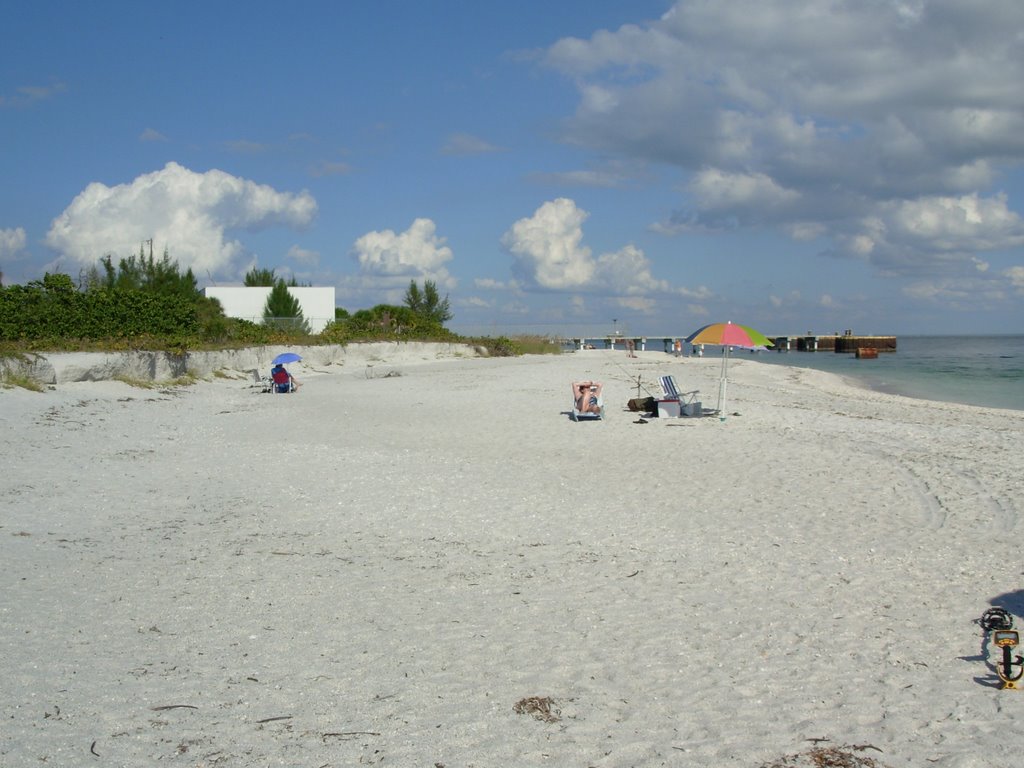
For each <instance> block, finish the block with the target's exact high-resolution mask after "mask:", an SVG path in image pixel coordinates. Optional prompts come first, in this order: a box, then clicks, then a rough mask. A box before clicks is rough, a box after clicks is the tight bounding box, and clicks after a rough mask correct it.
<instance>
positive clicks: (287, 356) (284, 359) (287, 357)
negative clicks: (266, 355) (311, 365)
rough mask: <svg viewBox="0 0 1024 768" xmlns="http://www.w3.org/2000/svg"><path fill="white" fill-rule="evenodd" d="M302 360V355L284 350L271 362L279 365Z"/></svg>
mask: <svg viewBox="0 0 1024 768" xmlns="http://www.w3.org/2000/svg"><path fill="white" fill-rule="evenodd" d="M301 360H302V357H301V356H300V355H298V354H296V353H295V352H282V353H281V354H280V355H278V356H277V357H275V358H274V359H273V360H272V361H271V362H273V363H274V365H279V364H282V363H297V362H299V361H301Z"/></svg>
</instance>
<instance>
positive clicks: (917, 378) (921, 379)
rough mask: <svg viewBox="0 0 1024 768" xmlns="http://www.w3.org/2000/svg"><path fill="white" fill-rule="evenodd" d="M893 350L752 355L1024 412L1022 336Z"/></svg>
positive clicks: (911, 392)
mask: <svg viewBox="0 0 1024 768" xmlns="http://www.w3.org/2000/svg"><path fill="white" fill-rule="evenodd" d="M896 345H897V348H896V352H894V353H884V354H879V356H878V358H877V359H876V360H858V359H857V358H856V357H854V356H853V355H848V354H837V353H835V352H773V351H771V350H766V351H763V352H758V353H755V354H756V357H757V359H758V360H761V361H763V362H766V363H771V364H774V365H796V366H802V367H805V368H815V369H817V370H822V371H829V372H832V373H837V374H840V375H842V376H845V377H848V378H851V379H854V380H856V381H858V382H859V383H861V384H862V385H864V386H867V387H869V388H870V389H874V390H877V391H880V392H889V393H891V394H898V395H905V396H907V397H917V398H923V399H925V400H942V401H946V402H952V403H966V404H968V405H981V406H988V407H991V408H1012V409H1015V410H1024V335H1021V336H898V337H897V340H896ZM709 351H710V353H711V354H712V355H714V354H717V351H715V350H714V348H707V350H706V351H705V357H707V356H708V352H709ZM733 354H734V355H736V356H737V357H738V356H740V355H745V354H749V353H747V352H744V351H742V350H737V351H736V352H734V353H733Z"/></svg>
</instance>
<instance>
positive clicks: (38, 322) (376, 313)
mask: <svg viewBox="0 0 1024 768" xmlns="http://www.w3.org/2000/svg"><path fill="white" fill-rule="evenodd" d="M244 283H245V285H246V286H248V287H255V286H267V287H270V288H271V292H270V295H269V296H268V297H267V301H266V304H265V305H264V308H263V322H262V323H253V322H251V321H247V320H240V319H237V318H229V317H226V316H225V315H224V310H223V307H222V306H221V304H220V302H219V301H217V300H216V299H213V298H207V297H206V296H204V295H203V293H202V291H201V290H199V287H198V284H197V282H196V279H195V276H194V275H193V273H192V270H191V269H186V270H185V271H184V272H183V271H182V270H181V269H180V267H179V265H178V263H177V262H176V261H174V260H172V259H171V257H170V254H169V253H168V252H167V250H166V249H165V250H164V253H163V255H162V256H161V257H160V258H154V256H153V254H152V252H150V254H149V255H148V256H147V255H146V254H145V251H144V250H143V249H141V248H140V252H139V254H138V255H137V256H135V255H133V256H129V257H128V258H123V259H120V260H119V261H118V263H117V264H116V265H115V264H114V262H113V258H112V257H111V256H105V257H103V258H102V259H100V261H99V263H98V265H96V266H93V267H92V268H90V269H88V270H86V271H84V272H83V273H82V274H81V275H80V276H79V280H78V283H77V284H76V282H75V281H74V280H73V279H72V278H71V277H70V276H69V275H66V274H63V273H59V272H58V273H53V274H51V273H46V274H45V275H44V276H43V278H42V280H34V281H31V282H29V283H27V284H25V285H9V286H3V285H0V343H3V344H4V345H5V346H6V347H8V348H11V347H16V348H21V349H66V348H88V347H90V346H104V347H112V348H133V349H170V350H181V351H184V350H187V349H198V348H208V347H210V346H248V345H259V344H280V343H291V344H296V343H313V344H315V343H347V342H349V341H363V340H366V341H370V340H390V339H395V340H455V339H457V338H458V337H457V336H456V335H455V334H453V333H452V332H451V331H449V330H448V329H447V328H445V323H447V322H448V321H449V320H451V318H452V313H451V307H450V304H449V300H448V297H447V296H445V297H444V298H443V299H442V298H441V296H440V294H439V292H438V290H437V285H436V284H435V283H434V282H433V281H431V280H427V281H425V282H424V284H423V287H422V288H420V286H419V285H417V283H416V281H415V280H412V281H410V283H409V288H408V290H407V291H406V293H405V296H404V299H403V304H402V305H401V306H395V305H389V304H378V305H377V306H375V307H372V308H370V309H361V310H358V311H356V312H353V313H351V314H350V313H349V312H347V311H346V310H345V309H343V308H341V307H337V308H336V309H335V319H334V321H333V322H331V323H329V324H328V325H327V327H326V328H324V329H323V330H322V331H321V332H320V333H319V334H317V335H316V336H312V335H311V334H310V329H309V324H308V322H307V321H306V319H305V318H304V317H303V314H302V308H301V306H300V304H299V302H298V300H297V299H296V298H295V297H294V296H292V295H291V293H289V291H288V288H289V287H296V286H297V285H298V283H296V281H295V279H294V278H292V279H291V280H288V281H286V280H285V279H284V278H283V277H280V276H278V275H277V274H276V273H275V270H273V269H269V270H268V269H257V268H254V269H252V270H250V271H249V272H248V273H247V274H246V275H245V280H244Z"/></svg>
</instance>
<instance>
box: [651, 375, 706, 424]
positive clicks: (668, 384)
mask: <svg viewBox="0 0 1024 768" xmlns="http://www.w3.org/2000/svg"><path fill="white" fill-rule="evenodd" d="M661 389H662V391H663V392H664V393H665V394H664V396H663V397H661V398H659V399H658V416H670V417H675V416H700V415H702V413H703V407H702V405H701V402H700V400H698V399H697V395H699V394H700V390H699V389H695V390H693V391H692V392H681V391H680V390H679V385H678V384H676V380H675V378H674V377H672V376H662V377H661Z"/></svg>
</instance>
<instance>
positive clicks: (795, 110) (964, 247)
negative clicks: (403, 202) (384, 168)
mask: <svg viewBox="0 0 1024 768" xmlns="http://www.w3.org/2000/svg"><path fill="white" fill-rule="evenodd" d="M1021 29H1024V4H1022V3H1020V2H1014V1H1013V0H978V1H977V2H974V3H963V2H957V1H956V0H914V1H913V2H895V1H889V0H864V1H863V2H845V3H838V2H835V1H834V0H804V1H803V2H800V3H796V4H795V3H793V2H791V0H730V1H729V2H721V0H678V1H677V2H676V3H674V4H673V6H672V8H671V9H670V10H669V12H667V13H666V14H664V15H663V16H662V17H661V18H660V19H656V20H654V21H650V22H644V23H641V24H629V25H625V26H622V27H620V28H619V29H616V30H600V31H598V32H595V33H594V34H593V35H591V36H590V37H588V38H564V39H562V40H559V41H557V42H556V43H555V44H553V45H552V46H551V47H550V48H548V49H547V51H546V52H545V55H544V57H543V61H544V63H545V64H546V65H547V66H548V67H550V68H551V69H553V70H555V71H557V72H559V73H561V74H563V75H565V77H566V79H567V80H568V81H570V82H572V83H573V84H574V85H575V87H576V88H577V92H578V99H577V104H576V109H575V111H574V112H573V113H572V114H571V115H570V116H568V118H567V119H566V121H565V122H564V123H563V125H564V135H563V138H564V140H565V141H566V143H567V144H570V145H572V146H574V147H587V148H589V149H591V150H593V151H594V152H595V153H597V154H598V155H599V156H601V157H606V158H607V157H610V158H615V159H618V160H621V161H623V162H636V163H641V164H643V163H648V164H651V165H652V166H669V167H674V168H676V169H678V170H679V171H680V172H682V173H683V174H684V178H687V179H689V184H687V185H685V186H684V188H685V189H686V191H687V193H688V196H687V198H685V199H684V200H683V201H681V203H680V204H679V206H678V210H677V211H676V212H675V213H674V214H673V215H672V216H671V217H670V218H669V219H668V222H667V223H664V222H663V223H659V224H658V225H656V228H657V230H658V231H662V232H666V233H679V232H686V231H700V230H702V229H708V228H721V227H723V226H728V227H734V228H758V229H760V228H763V227H773V228H777V229H779V230H780V231H782V232H785V233H787V234H789V235H791V236H793V237H795V238H797V239H801V240H807V239H809V238H819V237H824V238H828V239H831V240H832V242H834V243H835V244H836V245H837V247H838V251H839V252H841V253H844V254H854V255H856V256H857V257H858V258H862V259H865V260H867V261H869V262H871V263H872V264H874V265H875V266H877V267H878V268H879V269H881V270H883V271H884V272H886V273H888V274H915V273H917V272H919V271H920V270H921V269H922V267H924V266H925V265H928V264H929V263H930V264H932V265H934V266H935V267H936V268H937V269H940V270H945V269H954V268H955V269H957V270H959V271H960V272H969V271H970V270H971V269H972V264H973V263H972V262H971V256H972V255H975V256H976V255H978V253H979V252H982V251H986V250H992V249H1000V248H1004V247H1007V245H1008V244H1009V245H1011V246H1012V244H1013V243H1014V242H1015V241H1016V239H1017V237H1018V234H1019V231H1020V230H1019V223H1018V222H1015V221H1011V220H1010V218H1011V217H1010V216H1009V214H1011V213H1012V211H1011V210H1010V209H1011V206H1010V205H1009V203H1007V202H1006V201H1005V200H1000V199H999V197H998V195H997V194H996V193H997V192H998V190H997V189H994V188H993V185H994V184H996V183H1006V184H1007V189H1011V190H1012V189H1015V188H1019V184H1016V183H1014V179H1012V178H1011V179H1009V181H1007V178H1008V177H1010V176H1017V175H1019V170H1018V169H1019V168H1020V167H1022V166H1024V89H1022V88H1021V87H1020V83H1021V81H1022V80H1024V58H1022V57H1021V56H1020V55H1019V52H1020V30H1021ZM951 52H952V53H951ZM943 201H945V202H943ZM1015 203H1016V205H1014V206H1012V207H1013V208H1015V209H1016V210H1020V203H1019V201H1015ZM975 204H976V208H977V210H972V205H975ZM943 205H946V207H945V209H943ZM998 208H1002V209H1004V211H1005V213H1004V214H1003V215H1002V216H1000V214H999V212H998V211H997V209H998ZM975 214H976V215H977V216H978V217H980V218H981V219H983V220H984V221H985V224H981V225H978V223H977V222H976V221H973V220H972V218H971V217H972V216H974V215H975ZM944 217H948V218H944ZM868 219H878V220H881V221H883V222H884V224H885V227H886V233H887V235H888V237H889V238H890V240H889V241H888V243H887V242H886V240H885V239H882V240H879V239H877V238H875V237H873V235H872V233H863V232H861V231H860V230H861V226H860V222H862V221H865V220H868ZM989 224H991V225H993V226H994V227H995V231H994V232H993V231H992V230H990V229H989V228H988V226H987V225H989ZM862 235H863V236H864V237H866V238H867V239H862V238H861V236H862ZM851 246H853V247H851Z"/></svg>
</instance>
